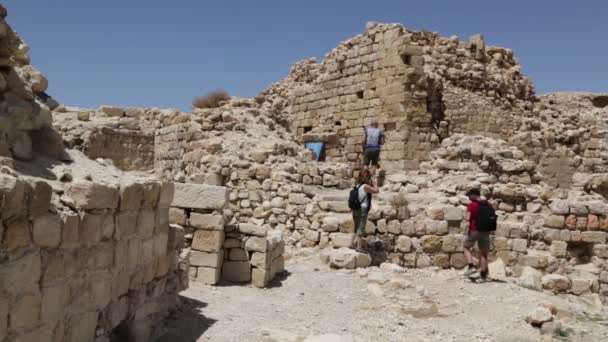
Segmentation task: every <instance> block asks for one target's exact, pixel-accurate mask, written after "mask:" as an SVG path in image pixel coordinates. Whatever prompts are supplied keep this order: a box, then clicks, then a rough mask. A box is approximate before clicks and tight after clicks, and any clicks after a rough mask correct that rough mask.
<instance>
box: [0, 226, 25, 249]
mask: <svg viewBox="0 0 608 342" xmlns="http://www.w3.org/2000/svg"><path fill="white" fill-rule="evenodd" d="M4 230H5V233H4V241H2V244H1V245H0V246H2V249H4V250H6V251H8V252H12V251H14V250H16V249H19V248H23V247H27V246H29V245H30V243H31V240H30V225H29V222H28V221H27V220H26V219H17V220H11V221H9V222H7V223H6V226H5V227H4Z"/></svg>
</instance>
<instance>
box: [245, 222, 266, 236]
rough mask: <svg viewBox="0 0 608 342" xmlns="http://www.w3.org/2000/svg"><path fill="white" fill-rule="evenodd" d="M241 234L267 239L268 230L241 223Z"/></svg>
mask: <svg viewBox="0 0 608 342" xmlns="http://www.w3.org/2000/svg"><path fill="white" fill-rule="evenodd" d="M239 232H241V233H243V234H247V235H254V236H260V237H265V236H266V234H267V229H266V228H265V227H261V226H258V225H255V224H248V223H240V224H239Z"/></svg>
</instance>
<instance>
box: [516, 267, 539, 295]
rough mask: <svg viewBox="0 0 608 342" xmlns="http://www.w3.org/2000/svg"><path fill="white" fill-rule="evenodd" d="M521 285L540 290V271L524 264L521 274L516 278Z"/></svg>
mask: <svg viewBox="0 0 608 342" xmlns="http://www.w3.org/2000/svg"><path fill="white" fill-rule="evenodd" d="M517 283H518V284H519V286H521V287H525V288H527V289H530V290H534V291H542V289H543V284H542V273H541V272H540V271H538V270H536V269H534V268H532V267H529V266H525V267H524V268H523V269H522V272H521V276H520V277H519V279H518V280H517Z"/></svg>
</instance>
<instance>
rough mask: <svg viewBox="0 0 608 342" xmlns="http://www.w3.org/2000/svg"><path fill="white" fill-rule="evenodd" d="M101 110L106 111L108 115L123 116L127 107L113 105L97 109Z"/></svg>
mask: <svg viewBox="0 0 608 342" xmlns="http://www.w3.org/2000/svg"><path fill="white" fill-rule="evenodd" d="M97 110H98V111H99V112H101V113H104V114H105V115H107V116H117V117H122V116H124V115H125V109H124V108H120V107H113V106H101V107H99V109H97Z"/></svg>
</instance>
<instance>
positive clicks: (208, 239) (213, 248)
mask: <svg viewBox="0 0 608 342" xmlns="http://www.w3.org/2000/svg"><path fill="white" fill-rule="evenodd" d="M223 244H224V232H223V231H217V230H197V231H195V232H194V238H193V240H192V249H193V250H197V251H202V252H214V253H217V252H219V251H220V250H221V249H222V245H223Z"/></svg>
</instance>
